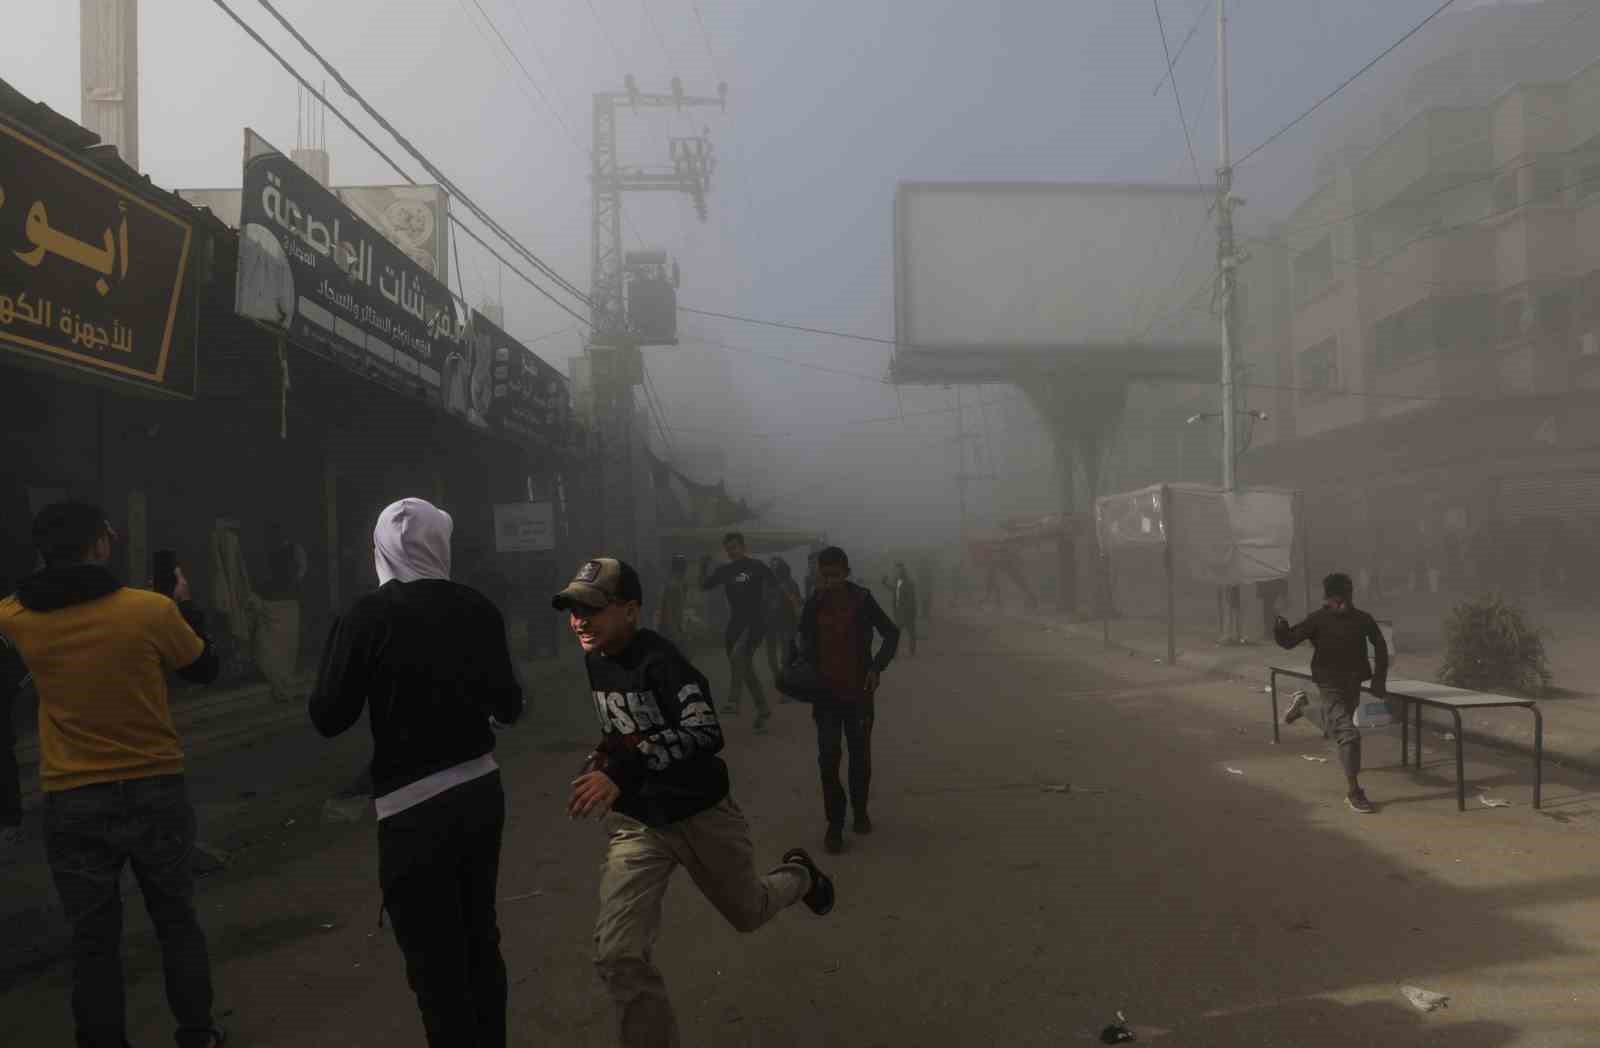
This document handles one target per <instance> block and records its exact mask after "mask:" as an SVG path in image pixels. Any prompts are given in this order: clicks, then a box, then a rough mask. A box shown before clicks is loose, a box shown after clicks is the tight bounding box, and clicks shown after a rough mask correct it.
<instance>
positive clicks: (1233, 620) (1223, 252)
mask: <svg viewBox="0 0 1600 1048" xmlns="http://www.w3.org/2000/svg"><path fill="white" fill-rule="evenodd" d="M1217 151H1218V161H1217V266H1218V268H1219V271H1220V272H1219V277H1220V279H1221V281H1222V285H1221V295H1220V299H1221V313H1222V488H1223V490H1224V491H1225V492H1227V493H1229V494H1233V493H1234V492H1237V491H1238V490H1239V480H1238V477H1237V475H1236V474H1235V471H1234V467H1235V458H1236V457H1237V455H1238V447H1239V438H1238V425H1239V410H1238V409H1239V404H1238V391H1237V387H1236V376H1235V373H1234V362H1235V357H1236V353H1235V349H1234V335H1235V331H1234V329H1235V327H1236V326H1237V325H1236V324H1235V316H1234V311H1235V292H1236V280H1237V274H1236V266H1237V264H1238V258H1237V253H1236V249H1235V245H1234V239H1233V207H1234V199H1233V148H1232V141H1231V137H1230V133H1229V128H1228V0H1217ZM1239 596H1240V594H1239V587H1238V586H1237V585H1232V586H1229V587H1227V593H1226V594H1225V599H1224V601H1223V620H1222V639H1223V641H1224V642H1229V643H1236V642H1238V641H1239V639H1240V633H1239Z"/></svg>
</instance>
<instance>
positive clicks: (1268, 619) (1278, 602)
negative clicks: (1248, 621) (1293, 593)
mask: <svg viewBox="0 0 1600 1048" xmlns="http://www.w3.org/2000/svg"><path fill="white" fill-rule="evenodd" d="M1256 596H1257V598H1259V599H1260V601H1261V629H1262V636H1263V637H1271V636H1274V635H1275V634H1276V631H1277V623H1278V614H1279V611H1280V609H1281V608H1282V607H1283V605H1284V603H1285V602H1286V601H1288V599H1289V580H1288V579H1287V578H1278V579H1267V580H1265V581H1263V582H1258V583H1256Z"/></svg>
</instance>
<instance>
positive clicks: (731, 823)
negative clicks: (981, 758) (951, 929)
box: [551, 558, 834, 1048]
mask: <svg viewBox="0 0 1600 1048" xmlns="http://www.w3.org/2000/svg"><path fill="white" fill-rule="evenodd" d="M643 595H644V588H643V586H642V585H640V582H639V575H638V573H637V572H635V571H634V570H633V568H631V567H629V566H628V565H627V564H625V563H623V562H622V561H620V560H614V559H611V558H601V559H599V560H591V561H588V562H586V563H585V564H584V565H583V567H582V568H580V569H579V570H578V574H577V576H576V577H575V578H574V579H573V580H572V582H571V583H569V584H568V585H567V587H566V588H565V589H563V590H562V591H561V592H560V593H558V594H556V595H555V597H554V599H553V600H552V602H551V603H552V604H553V605H554V606H555V607H556V608H557V609H558V610H562V611H565V612H567V616H568V622H569V624H570V625H571V627H572V632H573V633H574V634H575V635H576V636H577V638H578V644H579V646H580V647H582V648H583V652H584V665H585V667H586V668H587V669H588V671H589V687H590V690H591V692H592V694H593V697H594V704H595V711H596V713H598V714H599V717H600V724H601V739H600V744H599V745H598V746H596V747H595V749H594V752H593V753H591V754H590V755H589V759H588V760H587V761H586V762H585V764H584V768H583V772H582V773H581V774H580V775H579V776H578V778H577V779H576V780H574V781H573V784H572V796H571V798H570V799H569V800H568V802H567V815H568V816H569V817H571V818H585V817H590V816H593V817H596V818H603V819H604V820H605V827H606V832H607V835H608V837H609V841H608V844H607V846H606V859H605V866H604V868H603V872H602V874H601V878H600V914H599V916H598V918H597V919H596V921H595V929H594V944H595V954H594V964H595V971H596V972H597V973H598V974H599V976H600V980H601V982H602V983H604V984H605V987H606V991H607V992H608V993H609V994H610V996H611V999H612V1003H613V1005H614V1006H615V1009H616V1017H617V1025H618V1031H619V1037H620V1039H621V1042H622V1044H623V1046H624V1048H645V1046H650V1048H676V1046H677V1044H678V1025H677V1019H676V1018H675V1017H674V1015H673V1012H672V1003H671V1001H670V1000H669V999H668V997H667V990H666V984H665V982H664V981H663V980H662V978H661V972H660V971H659V970H657V968H656V967H655V964H654V963H653V961H652V960H651V952H652V949H653V947H654V944H655V941H656V935H657V933H658V932H659V930H660V927H661V902H662V899H663V897H664V896H665V895H666V891H667V882H668V881H669V880H670V879H671V877H672V872H673V871H674V870H675V869H677V868H678V867H679V866H683V867H685V868H686V869H687V870H688V871H689V876H690V878H692V879H693V880H694V883H695V887H697V888H699V889H700V892H701V894H703V895H704V896H705V897H706V899H707V900H708V901H709V902H710V903H711V904H712V905H713V906H715V907H716V908H717V911H718V912H719V913H721V914H722V916H723V917H725V918H726V919H727V921H728V923H729V924H731V925H733V927H734V928H736V929H738V930H739V931H741V932H753V931H755V930H756V929H758V928H760V927H762V926H763V925H765V924H766V923H767V922H768V921H770V920H772V919H773V918H774V917H776V916H777V915H778V914H779V913H780V912H782V911H783V910H785V909H787V908H788V907H790V906H792V905H794V904H795V903H796V902H801V901H803V902H804V903H805V904H806V905H807V906H808V907H810V909H811V910H812V912H814V913H816V914H817V915H819V916H820V915H822V914H825V913H827V912H828V911H829V910H831V909H832V908H833V901H834V892H833V882H832V880H830V879H829V878H828V876H827V875H826V874H824V873H823V872H822V871H821V870H819V869H818V868H817V866H816V864H815V863H814V862H812V861H811V857H810V856H809V855H807V854H806V852H805V850H804V849H801V848H791V849H790V850H789V851H788V852H786V853H785V854H784V856H783V862H782V864H781V865H779V866H777V867H776V868H774V869H773V870H772V871H771V872H769V873H766V874H759V875H758V874H757V873H756V869H755V862H754V855H753V849H752V847H751V844H750V826H749V824H748V823H747V822H746V821H745V817H744V812H742V811H741V810H740V809H739V805H738V804H736V803H734V800H733V797H732V796H731V795H730V793H729V785H728V767H727V765H726V764H724V763H723V762H722V759H721V758H720V757H718V756H717V754H718V753H719V752H720V751H721V750H722V743H723V739H722V726H721V724H720V723H718V721H717V714H716V711H715V710H714V709H713V708H712V704H711V685H710V684H709V683H707V681H706V678H705V674H703V673H701V672H700V671H699V670H697V669H695V668H694V666H693V665H691V664H690V662H689V660H688V659H686V658H684V656H683V653H682V652H680V651H679V650H678V649H677V648H676V647H675V646H674V645H673V644H672V643H671V642H670V641H668V640H667V639H666V638H664V637H662V636H661V635H660V634H659V633H656V632H654V631H652V630H648V629H640V628H639V607H640V602H641V601H642V600H643Z"/></svg>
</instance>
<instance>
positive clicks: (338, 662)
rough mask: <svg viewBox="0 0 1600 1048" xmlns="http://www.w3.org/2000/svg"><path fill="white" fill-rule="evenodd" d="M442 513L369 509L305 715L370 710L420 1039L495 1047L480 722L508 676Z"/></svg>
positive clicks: (488, 811)
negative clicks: (368, 582) (363, 545)
mask: <svg viewBox="0 0 1600 1048" xmlns="http://www.w3.org/2000/svg"><path fill="white" fill-rule="evenodd" d="M453 526H454V525H453V522H452V521H451V519H450V516H449V514H447V513H445V512H444V511H443V510H441V509H439V508H438V507H436V506H434V505H432V504H431V503H428V502H425V501H423V500H422V499H401V500H400V501H399V502H396V503H394V504H393V505H391V506H389V507H388V508H387V509H385V510H384V511H383V512H382V513H381V514H379V516H378V523H377V526H376V527H375V528H374V529H373V534H372V542H373V549H374V560H375V562H376V566H377V572H378V581H379V583H380V585H379V587H378V589H377V591H376V592H373V593H369V594H367V595H365V596H363V597H361V598H360V599H359V600H357V601H356V603H355V605H354V606H353V607H352V608H351V609H350V610H349V611H348V612H346V613H345V614H344V615H343V616H342V617H340V618H339V619H338V620H337V621H336V622H335V623H334V624H333V628H332V630H331V631H330V633H329V637H328V645H327V648H326V650H325V651H324V652H323V655H322V669H321V672H320V673H319V674H318V677H317V685H316V689H315V690H314V691H313V692H312V695H311V701H310V713H311V721H312V723H313V724H315V725H316V728H317V730H318V731H319V732H321V733H322V734H323V735H325V736H333V735H338V734H340V733H341V732H343V731H346V730H348V729H349V728H351V727H352V726H354V725H355V723H356V722H357V721H358V720H360V719H361V711H362V710H363V709H364V708H370V711H371V712H370V714H369V716H368V719H369V721H370V722H371V725H372V743H373V749H372V764H371V776H372V783H373V789H372V793H373V804H374V806H375V808H376V809H377V814H378V880H379V884H380V886H381V889H382V892H383V908H384V909H386V910H387V911H388V912H389V917H390V919H391V920H392V921H393V922H394V935H395V939H396V941H397V942H398V943H399V945H400V950H401V952H402V953H404V954H405V959H406V979H407V981H408V982H409V983H410V984H411V989H412V991H413V992H414V993H415V994H416V997H417V1006H418V1008H419V1009H420V1010H421V1012H422V1025H423V1028H424V1030H425V1031H426V1032H427V1037H428V1044H429V1045H431V1046H432V1048H501V1046H503V1045H504V1044H505V1043H506V966H505V961H504V959H503V958H502V957H501V954H500V928H499V924H498V920H497V917H496V914H495V893H496V890H497V888H498V884H499V875H500V842H501V834H502V831H503V829H504V826H505V792H504V790H503V788H502V786H501V783H500V770H499V766H498V765H497V764H496V763H495V759H494V729H495V728H496V727H503V726H505V725H507V724H510V723H512V722H514V721H515V720H516V719H517V718H518V717H519V716H520V715H521V714H522V706H523V699H522V687H521V685H520V684H518V682H517V677H516V671H515V670H514V669H513V668H512V664H511V653H510V650H509V649H508V648H507V645H506V627H505V619H504V617H503V616H502V615H501V613H500V611H499V609H497V608H496V607H495V606H494V605H493V604H492V603H490V601H489V600H488V598H486V597H485V596H483V595H482V594H481V593H479V592H478V591H476V590H474V589H471V588H469V587H467V586H463V585H461V584H460V583H457V582H452V581H450V533H451V530H452V528H453Z"/></svg>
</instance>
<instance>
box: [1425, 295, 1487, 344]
mask: <svg viewBox="0 0 1600 1048" xmlns="http://www.w3.org/2000/svg"><path fill="white" fill-rule="evenodd" d="M1493 336H1494V299H1493V298H1491V297H1490V296H1488V295H1469V296H1467V297H1465V298H1452V299H1446V300H1444V301H1442V302H1439V303H1438V304H1437V305H1436V306H1435V307H1434V321H1433V342H1434V345H1435V347H1437V348H1438V349H1439V350H1440V351H1442V352H1452V351H1454V352H1471V351H1473V350H1480V349H1487V348H1488V347H1489V346H1490V345H1492V344H1493Z"/></svg>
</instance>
